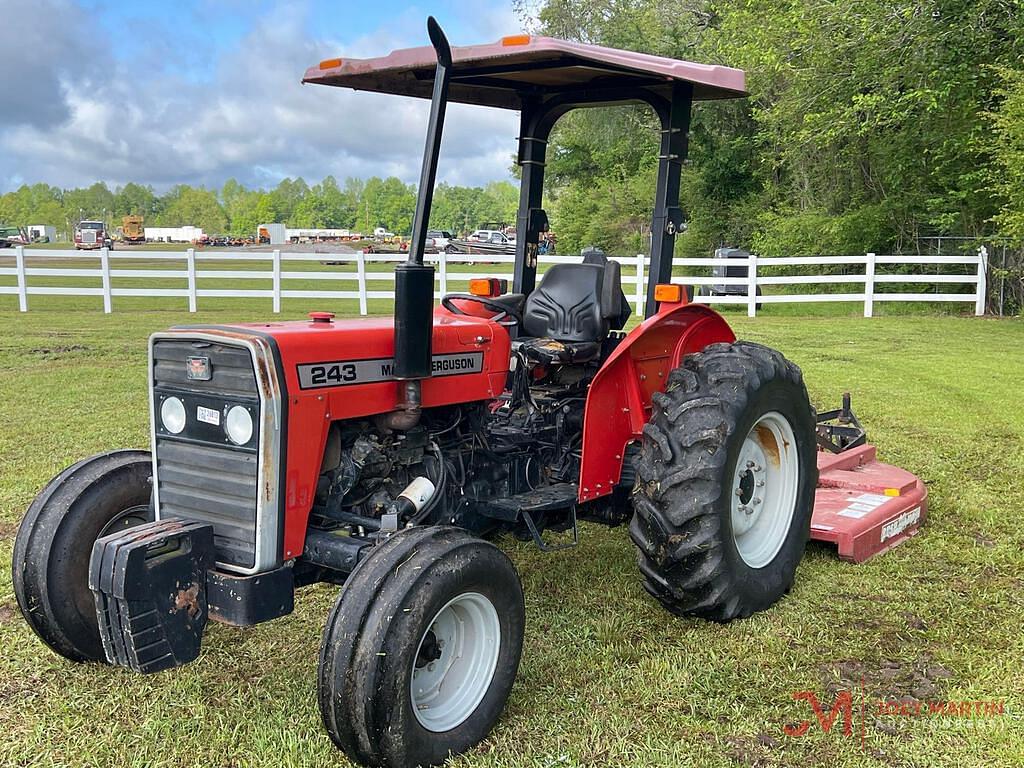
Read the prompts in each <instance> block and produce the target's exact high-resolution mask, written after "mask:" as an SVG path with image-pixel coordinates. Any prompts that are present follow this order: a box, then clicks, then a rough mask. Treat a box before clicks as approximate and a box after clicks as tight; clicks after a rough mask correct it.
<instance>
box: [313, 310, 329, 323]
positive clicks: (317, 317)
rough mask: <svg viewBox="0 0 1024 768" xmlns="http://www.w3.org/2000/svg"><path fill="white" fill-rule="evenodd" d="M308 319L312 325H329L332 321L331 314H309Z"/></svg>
mask: <svg viewBox="0 0 1024 768" xmlns="http://www.w3.org/2000/svg"><path fill="white" fill-rule="evenodd" d="M309 319H310V320H312V321H313V322H314V323H330V322H333V320H334V313H333V312H310V313H309Z"/></svg>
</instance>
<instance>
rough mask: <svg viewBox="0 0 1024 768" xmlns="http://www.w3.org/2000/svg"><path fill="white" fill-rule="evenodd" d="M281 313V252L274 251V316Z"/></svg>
mask: <svg viewBox="0 0 1024 768" xmlns="http://www.w3.org/2000/svg"><path fill="white" fill-rule="evenodd" d="M280 312H281V251H280V249H277V248H275V249H274V314H278V313H280Z"/></svg>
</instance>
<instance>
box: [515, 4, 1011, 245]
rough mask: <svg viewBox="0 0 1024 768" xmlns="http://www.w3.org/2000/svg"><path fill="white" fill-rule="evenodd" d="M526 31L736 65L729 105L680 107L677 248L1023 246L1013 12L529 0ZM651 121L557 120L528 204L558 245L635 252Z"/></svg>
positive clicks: (639, 114)
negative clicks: (538, 203) (546, 221)
mask: <svg viewBox="0 0 1024 768" xmlns="http://www.w3.org/2000/svg"><path fill="white" fill-rule="evenodd" d="M520 5H521V6H522V7H523V8H524V9H525V10H527V11H528V12H529V15H532V14H533V13H535V12H536V11H537V6H536V3H527V2H525V0H520ZM539 23H540V29H539V30H538V31H540V32H542V33H545V34H551V35H554V36H556V37H563V38H568V39H573V40H579V41H582V42H587V43H596V44H601V45H608V46H611V47H615V48H624V49H629V50H635V51H643V52H648V53H653V54H657V55H662V56H668V57H672V58H680V59H687V60H691V61H698V62H702V63H710V64H723V65H728V66H733V67H738V68H740V69H743V70H745V71H746V75H747V89H748V91H749V94H750V96H749V98H747V99H741V100H731V101H722V102H703V103H699V104H698V105H697V106H696V107H695V109H694V114H693V123H692V130H691V141H690V153H689V161H688V164H687V166H686V168H685V169H684V173H683V184H682V186H683V189H682V203H683V207H684V210H685V211H686V212H687V214H688V224H689V229H688V231H687V233H686V234H685V235H684V236H682V237H680V238H677V240H678V241H679V244H678V247H679V249H680V250H681V251H682V252H684V253H689V254H693V255H706V254H708V253H709V251H710V249H712V248H713V247H715V246H717V245H719V244H723V243H728V244H731V245H738V246H746V247H751V248H753V249H755V250H757V251H758V252H760V253H763V254H765V255H787V256H792V255H810V254H822V253H825V254H827V253H833V254H843V253H863V252H865V251H870V250H874V251H877V252H886V251H895V250H901V249H902V250H908V249H909V250H912V249H913V248H914V247H915V245H916V243H917V241H919V240H920V239H921V238H924V237H929V236H935V235H961V236H967V237H992V236H995V235H1000V236H1004V237H1008V238H1011V239H1013V240H1015V241H1016V242H1018V243H1020V242H1022V241H1024V73H1022V70H1024V66H1022V65H1024V12H1022V9H1021V6H1020V3H1019V2H1014V1H1013V0H896V1H895V2H894V0H846V1H845V2H841V3H835V2H828V1H826V0H789V1H788V2H778V0H542V3H541V5H540V9H539ZM658 127H659V126H657V125H656V122H655V120H654V117H653V115H652V114H651V113H650V111H649V110H647V109H646V108H622V109H617V110H581V111H577V112H574V113H570V114H569V115H568V116H567V117H565V118H563V119H562V120H561V121H560V123H559V125H558V126H557V128H556V132H555V135H554V136H553V141H552V146H553V149H554V151H553V152H549V165H548V174H549V177H550V178H551V182H552V183H551V185H550V187H551V194H550V196H549V203H548V206H547V207H548V212H549V215H550V218H551V219H552V223H553V225H554V226H555V227H556V228H557V230H558V233H559V238H560V242H559V244H560V246H561V245H562V244H563V243H564V245H565V248H566V250H568V249H570V248H575V247H577V246H578V245H581V244H584V243H587V242H601V243H603V244H604V245H606V246H607V247H611V248H624V249H627V250H633V249H634V248H640V247H642V246H643V244H644V242H645V241H646V237H647V227H649V221H650V212H651V203H652V197H653V187H654V179H655V169H656V163H657V161H656V155H657V139H658V134H657V129H658Z"/></svg>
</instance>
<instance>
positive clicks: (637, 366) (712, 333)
mask: <svg viewBox="0 0 1024 768" xmlns="http://www.w3.org/2000/svg"><path fill="white" fill-rule="evenodd" d="M735 340H736V336H735V334H733V332H732V329H731V328H730V327H729V324H728V323H727V322H726V321H725V319H724V318H723V317H722V316H721V315H719V314H718V313H717V312H715V311H714V310H713V309H710V308H708V307H706V306H704V305H702V304H684V305H677V304H672V305H662V309H659V311H658V314H656V315H654V316H653V317H649V318H648V319H647V320H645V321H644V322H643V323H641V324H640V325H638V326H637V327H636V328H634V329H633V330H632V331H631V332H630V333H629V335H628V336H626V338H625V339H623V340H622V342H621V343H620V344H619V346H618V347H616V348H615V351H614V352H612V354H611V355H610V356H609V358H608V359H607V360H606V361H605V363H604V365H603V366H601V370H600V371H598V372H597V375H596V376H595V377H594V381H593V383H592V384H591V385H590V391H589V393H588V394H587V406H586V411H585V412H584V415H583V456H582V467H581V469H580V487H579V500H580V501H588V500H591V499H596V498H599V497H601V496H604V495H606V494H609V493H611V492H612V490H613V489H614V487H615V485H616V483H618V482H619V478H620V476H621V475H622V461H623V456H625V453H626V447H627V446H628V445H629V443H630V442H631V441H632V440H636V439H637V438H639V437H640V434H641V432H642V431H643V428H644V425H645V424H646V423H647V421H648V419H650V417H651V395H653V394H654V393H655V392H660V391H662V390H664V389H665V386H666V383H667V382H668V375H669V373H670V372H671V371H672V369H673V368H676V367H678V366H679V364H680V362H681V361H682V359H683V357H684V356H685V355H688V354H690V353H692V352H699V351H700V350H702V349H704V347H706V346H707V345H708V344H714V343H715V342H720V341H724V342H731V341H735Z"/></svg>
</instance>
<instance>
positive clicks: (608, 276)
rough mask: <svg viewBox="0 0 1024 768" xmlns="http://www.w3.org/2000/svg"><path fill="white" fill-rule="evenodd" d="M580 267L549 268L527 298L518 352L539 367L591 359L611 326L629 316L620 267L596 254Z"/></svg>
mask: <svg viewBox="0 0 1024 768" xmlns="http://www.w3.org/2000/svg"><path fill="white" fill-rule="evenodd" d="M584 259H585V261H584V263H583V264H555V265H554V266H552V267H550V268H549V269H548V271H547V272H545V273H544V277H543V278H542V279H541V281H540V285H538V286H537V288H536V289H535V290H534V291H533V293H531V294H530V295H529V297H527V299H526V308H525V309H524V311H523V333H524V335H526V336H531V337H533V338H529V339H524V340H523V342H522V349H523V350H524V351H525V352H526V355H527V357H528V358H530V359H532V360H534V361H535V362H543V363H548V364H550V363H583V362H587V361H589V360H593V359H594V358H596V357H597V356H598V355H599V354H600V352H601V342H603V341H604V340H605V338H606V337H607V336H608V331H609V330H610V329H612V328H615V329H619V328H621V327H622V326H623V325H624V324H625V322H626V320H627V319H628V318H629V313H630V310H629V304H628V303H627V302H626V299H625V296H624V295H623V293H622V273H621V267H620V265H619V263H618V262H616V261H609V260H608V259H607V258H606V257H605V256H604V254H603V253H600V252H599V251H589V252H585V256H584Z"/></svg>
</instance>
